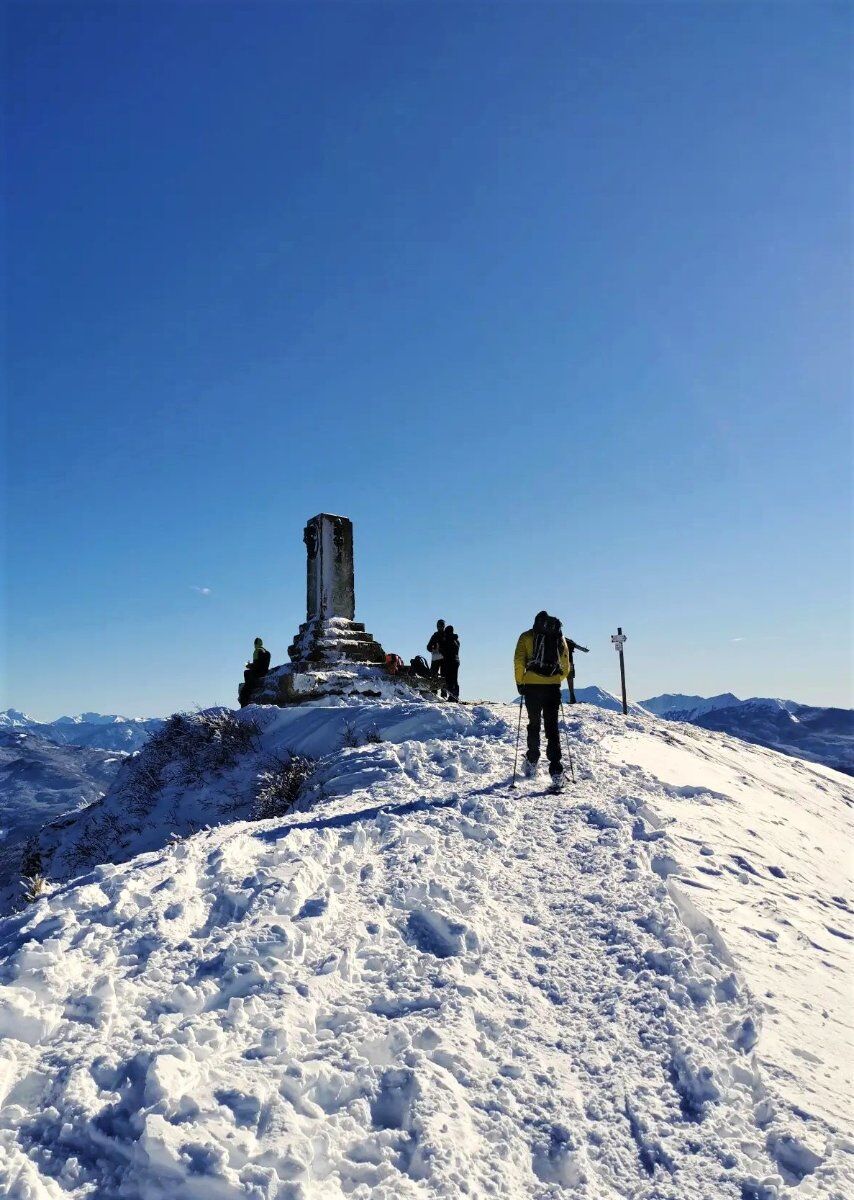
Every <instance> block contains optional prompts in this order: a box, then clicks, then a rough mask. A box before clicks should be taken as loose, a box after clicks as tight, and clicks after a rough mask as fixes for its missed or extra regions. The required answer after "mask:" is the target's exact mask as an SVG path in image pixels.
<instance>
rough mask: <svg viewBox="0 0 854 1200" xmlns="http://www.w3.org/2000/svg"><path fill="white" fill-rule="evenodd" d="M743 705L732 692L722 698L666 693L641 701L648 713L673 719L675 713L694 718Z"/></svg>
mask: <svg viewBox="0 0 854 1200" xmlns="http://www.w3.org/2000/svg"><path fill="white" fill-rule="evenodd" d="M741 703H742V701H741V700H739V698H738V696H734V695H733V694H732V692H723V693H722V694H721V695H720V696H683V695H680V694H679V693H675V694H671V693H668V692H665V694H664V695H663V696H652V697H651V698H650V699H649V700H641V704H642V705H643V707H644V708H645V709H646V710H647V712H651V713H655V715H656V716H658V717H671V715H672V714H674V713H680V714H684V713H691V714H692V716H700V715H702V714H703V713H707V712H711V711H712V709H715V708H728V707H730V706H731V705H733V704H741ZM673 719H677V718H675V717H674V718H673ZM678 719H680V720H686V721H687V720H690V719H691V718H690V717H687V716H681V717H679V718H678Z"/></svg>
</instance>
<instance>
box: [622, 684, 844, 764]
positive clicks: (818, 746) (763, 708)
mask: <svg viewBox="0 0 854 1200" xmlns="http://www.w3.org/2000/svg"><path fill="white" fill-rule="evenodd" d="M641 704H642V707H643V708H645V709H648V710H649V711H650V712H654V713H657V714H658V715H659V716H662V717H666V718H667V719H668V720H671V721H689V722H690V723H691V724H693V725H699V726H701V727H702V728H703V729H714V730H718V731H719V732H721V733H730V734H733V735H734V736H735V737H740V738H743V739H744V740H745V741H748V742H755V743H756V744H758V745H760V746H769V747H771V748H772V749H774V750H779V751H781V753H783V754H791V755H794V756H795V757H796V758H806V759H809V760H810V761H811V762H820V763H823V764H824V765H825V766H827V767H832V768H833V769H834V770H836V771H844V772H845V773H846V774H848V775H854V710H852V709H847V708H814V707H812V706H811V705H808V704H798V703H797V702H796V701H794V700H776V699H771V698H768V697H762V696H754V697H752V698H751V699H749V700H739V699H738V697H737V696H734V695H733V694H732V693H731V692H726V693H724V694H723V695H721V696H711V697H707V698H704V697H702V696H680V695H675V696H670V695H664V696H653V697H652V699H650V700H643V701H641Z"/></svg>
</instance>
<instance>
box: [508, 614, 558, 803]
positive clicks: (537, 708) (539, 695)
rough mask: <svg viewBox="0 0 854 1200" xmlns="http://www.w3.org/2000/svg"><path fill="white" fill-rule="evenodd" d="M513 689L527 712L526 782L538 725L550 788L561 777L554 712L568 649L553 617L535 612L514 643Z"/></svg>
mask: <svg viewBox="0 0 854 1200" xmlns="http://www.w3.org/2000/svg"><path fill="white" fill-rule="evenodd" d="M513 666H514V669H515V674H516V687H517V689H518V692H519V695H520V696H521V697H522V698H523V700H524V703H525V708H526V710H527V713H528V753H527V755H526V757H525V760H524V762H523V764H522V774H523V775H524V776H525V778H526V779H530V778H531V776H532V775H535V774H536V773H537V763H538V762H539V759H540V722H542V724H543V726H544V727H545V731H546V756H547V757H548V760H549V774H550V775H551V777H552V781H553V783H554V785H555V786H556V787H557V786H559V785H560V781H561V780H562V778H563V763H562V761H561V751H560V733H559V730H558V713H559V712H560V685H561V683H562V682H563V680H564V679H565V678H566V676H567V675H568V674H569V650H568V648H567V644H566V639H565V638H564V636H563V631H562V629H561V627H560V621H559V620H558V619H557V617H550V616H549V614H548V613H547V612H540V613H537V615H536V617H535V619H534V625H533V628H532V629H527V630H526V631H525V632H524V633H523V634H522V635H521V636H520V638H519V640H518V642H517V643H516V653H515V655H514V656H513Z"/></svg>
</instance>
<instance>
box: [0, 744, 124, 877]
mask: <svg viewBox="0 0 854 1200" xmlns="http://www.w3.org/2000/svg"><path fill="white" fill-rule="evenodd" d="M124 757H125V756H124V755H123V754H117V753H116V752H115V751H106V750H96V749H92V748H90V747H86V746H66V745H59V744H57V743H56V742H54V741H52V740H49V739H48V738H44V737H42V736H41V735H40V734H39V733H36V732H34V730H33V728H31V727H29V726H24V725H22V724H19V725H17V726H11V725H7V726H5V727H0V892H2V891H4V890H6V889H9V888H11V894H12V895H13V896H17V895H18V893H19V880H20V877H21V853H22V850H23V847H24V843H25V842H26V841H27V839H28V838H29V837H31V836H32V834H34V833H36V832H37V831H38V830H39V829H40V828H41V827H42V826H43V825H46V824H47V823H48V822H49V821H52V820H54V819H56V818H57V817H60V816H64V815H65V814H67V813H68V812H69V811H72V810H74V809H76V808H80V807H82V806H84V805H86V804H89V803H91V802H92V801H93V800H95V799H97V798H98V797H99V796H101V795H103V793H104V792H105V791H106V790H107V788H108V787H109V785H110V784H111V783H112V781H113V778H114V776H115V774H116V772H117V770H118V768H119V765H120V763H121V762H122V760H123V758H124Z"/></svg>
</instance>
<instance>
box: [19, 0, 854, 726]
mask: <svg viewBox="0 0 854 1200" xmlns="http://www.w3.org/2000/svg"><path fill="white" fill-rule="evenodd" d="M7 21H8V28H7V35H6V55H7V71H6V72H5V73H4V74H5V75H6V80H7V82H6V88H7V91H8V96H7V112H8V116H7V122H6V136H7V144H8V155H7V163H8V167H9V175H10V181H9V184H8V188H7V205H6V235H7V264H8V273H7V284H6V292H5V298H6V337H7V356H6V357H7V372H6V382H7V391H8V398H9V404H8V410H9V420H8V422H7V429H6V435H7V454H6V456H5V457H6V462H7V477H8V488H7V499H8V504H7V510H8V521H7V546H6V557H7V588H6V594H5V601H6V614H5V616H6V628H7V635H8V636H7V642H8V652H7V672H6V674H7V687H6V689H5V692H6V702H7V703H8V704H14V705H15V706H16V707H21V708H24V709H26V710H28V711H31V712H32V713H34V714H35V715H37V716H40V717H44V718H49V717H53V716H56V715H58V714H59V713H60V712H76V711H80V710H83V709H98V710H100V711H120V712H126V713H164V712H168V711H171V710H173V709H175V708H179V707H186V706H189V705H193V704H197V703H198V704H203V705H207V704H212V703H218V702H231V701H232V700H233V696H234V690H235V687H236V683H237V681H238V679H239V678H240V672H241V668H242V664H243V661H244V659H245V657H246V655H247V653H248V651H249V648H250V647H251V642H252V638H253V637H254V636H255V635H256V634H258V633H260V634H262V635H263V636H264V637H265V639H266V640H267V643H268V644H269V645H270V647H271V649H272V651H273V659H274V661H281V660H282V659H283V658H284V657H285V653H286V647H287V644H288V642H289V641H290V638H291V635H292V634H293V633H294V631H295V630H296V627H297V625H298V623H299V621H300V620H301V619H303V615H304V547H303V545H302V541H301V533H302V528H303V524H304V522H305V519H306V518H307V517H309V516H311V515H313V514H314V513H316V512H319V511H327V512H339V513H344V514H346V515H348V516H350V517H351V518H352V519H353V521H354V523H355V532H356V571H357V579H356V586H357V616H359V617H360V618H361V619H362V620H364V621H365V622H366V623H367V625H368V627H369V629H371V630H372V632H373V633H374V634H375V635H376V636H377V637H379V638H380V639H381V640H382V641H383V643H384V644H385V646H386V648H387V649H392V650H397V651H399V652H401V653H402V654H404V656H406V657H407V658H408V657H410V656H411V655H413V654H415V653H418V652H420V651H421V650H423V646H424V642H425V641H426V639H427V636H428V634H429V632H430V630H431V628H432V626H433V622H434V620H435V618H436V617H437V616H443V617H444V618H445V619H447V620H449V621H453V622H454V624H455V625H456V627H457V629H458V631H459V632H460V635H461V640H462V646H463V663H462V669H461V675H460V678H461V684H462V689H463V695H464V696H468V697H476V696H489V697H496V698H504V697H506V696H508V695H510V694H512V693H513V685H512V664H511V659H512V651H513V646H514V643H515V638H516V635H517V634H518V633H519V631H520V630H521V629H523V628H524V627H526V626H527V625H529V624H530V621H531V618H532V616H533V614H534V613H535V612H536V611H537V610H538V609H539V608H543V607H544V608H548V609H549V610H550V611H553V612H556V613H558V615H560V616H561V617H562V618H563V619H564V622H565V625H566V627H567V629H568V630H569V631H570V632H571V633H572V635H573V636H574V637H575V638H576V639H577V640H578V641H580V642H583V643H584V644H586V645H589V646H590V647H591V653H590V655H589V656H588V657H587V658H584V659H583V660H582V661H581V662H580V664H579V666H580V676H579V683H581V684H583V683H589V682H594V681H595V682H598V683H601V684H602V685H604V686H610V687H611V688H615V687H617V686H618V675H617V663H616V656H615V655H614V654H613V653H612V651H611V649H610V646H609V641H608V639H609V635H610V634H611V633H612V632H613V631H614V630H615V628H616V626H617V624H618V623H619V624H622V625H623V626H624V627H625V629H626V632H627V633H628V635H629V641H628V643H627V646H626V651H627V665H628V671H629V682H630V690H631V692H632V694H633V695H635V696H636V697H642V696H646V695H651V694H653V693H656V692H660V691H689V692H699V693H712V692H718V691H723V690H733V691H735V692H737V693H738V694H741V695H751V694H752V695H755V694H760V695H781V696H786V697H791V698H794V699H798V700H803V701H807V702H815V703H836V704H850V703H851V617H850V613H851V604H852V571H851V566H852V562H851V532H852V530H851V514H852V508H851V500H852V494H851V452H852V436H851V435H852V423H851V408H852V387H851V359H850V349H849V337H850V331H851V317H852V295H851V268H852V256H851V251H852V245H851V242H852V235H851V227H850V224H849V210H850V204H851V198H852V197H851V183H850V167H851V162H850V137H851V118H850V107H849V89H850V86H851V71H850V67H849V65H848V64H849V59H850V49H851V36H850V35H851V28H850V25H851V20H850V9H848V8H847V7H846V6H844V5H823V4H808V5H806V4H805V5H800V4H718V5H705V4H683V5H676V4H643V3H633V4H628V5H621V4H604V5H599V4H589V5H588V4H574V5H573V4H555V5H553V4H542V5H541V4H537V3H526V4H513V3H504V4H500V5H490V4H480V3H478V4H474V3H472V4H467V3H454V4H434V3H429V4H418V5H415V4H390V3H388V4H386V3H383V4H372V3H353V4H347V5H345V4H324V3H320V4H311V5H303V4H286V3H277V4H273V3H268V4H230V3H220V4H191V3H183V4H179V5H171V4H170V5H161V4H156V3H145V4H132V3H129V4H96V5H91V4H70V5H69V4H34V5H32V4H31V5H25V4H17V5H11V6H9V7H8V8H7ZM200 589H205V591H202V590H200ZM207 589H209V591H208V590H207Z"/></svg>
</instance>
